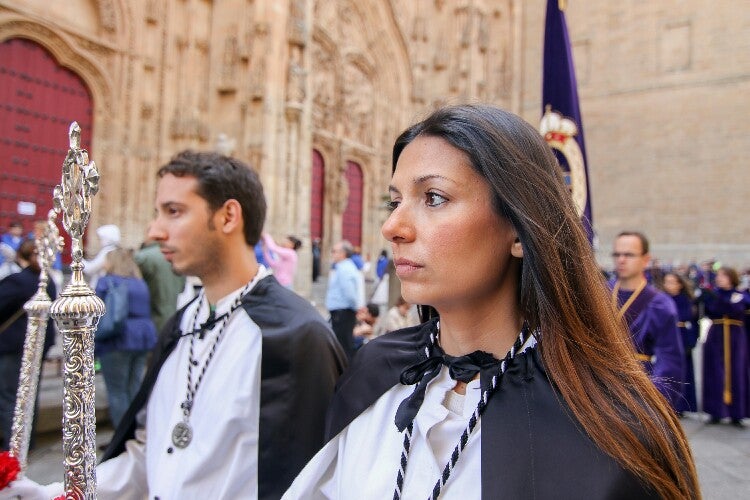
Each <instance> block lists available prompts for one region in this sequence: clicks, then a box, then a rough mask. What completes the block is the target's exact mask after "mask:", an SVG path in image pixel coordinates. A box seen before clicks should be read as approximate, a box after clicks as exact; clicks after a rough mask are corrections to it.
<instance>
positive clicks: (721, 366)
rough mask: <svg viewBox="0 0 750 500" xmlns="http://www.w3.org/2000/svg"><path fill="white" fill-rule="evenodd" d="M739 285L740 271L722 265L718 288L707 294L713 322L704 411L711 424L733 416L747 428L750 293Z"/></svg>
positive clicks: (708, 344) (706, 363) (708, 313)
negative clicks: (739, 287)
mask: <svg viewBox="0 0 750 500" xmlns="http://www.w3.org/2000/svg"><path fill="white" fill-rule="evenodd" d="M738 285H739V276H738V275H737V271H735V270H734V269H732V268H731V267H722V268H720V269H719V271H718V272H717V273H716V286H715V288H714V290H712V291H705V292H704V294H703V300H704V302H705V306H706V316H707V317H709V318H710V319H711V322H712V324H711V328H709V330H708V335H707V336H706V343H705V344H704V346H703V411H705V412H706V413H708V414H709V415H710V416H711V418H710V420H709V421H708V423H710V424H717V423H719V422H721V419H722V418H725V417H729V418H730V419H731V422H732V424H733V425H735V426H737V427H744V424H743V423H742V419H743V418H745V417H748V416H750V408H749V406H748V405H750V394H749V392H750V387H749V386H748V374H749V373H750V369H749V368H748V346H747V332H746V330H745V325H744V323H743V320H744V315H745V310H746V309H748V307H750V295H749V294H748V293H747V292H741V291H739V290H738V289H737V286H738Z"/></svg>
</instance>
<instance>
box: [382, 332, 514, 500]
mask: <svg viewBox="0 0 750 500" xmlns="http://www.w3.org/2000/svg"><path fill="white" fill-rule="evenodd" d="M437 330H438V331H440V323H439V322H438V323H437ZM526 331H527V327H526V325H524V327H523V328H521V333H519V335H518V339H517V340H516V342H514V343H513V345H512V346H511V348H510V351H508V353H507V354H506V355H505V358H503V360H502V361H501V362H500V371H499V372H498V373H497V374H496V375H493V376H492V379H490V387H489V388H488V389H486V390H484V391H482V394H481V396H480V397H479V404H477V407H476V408H475V409H474V413H472V415H471V418H469V423H468V425H467V426H466V428H465V429H464V431H463V433H461V438H460V439H459V440H458V444H457V445H456V447H455V448H454V449H453V453H451V457H450V460H448V463H447V464H445V467H444V468H443V473H442V474H441V475H440V479H438V481H437V482H436V483H435V486H434V487H433V489H432V493H431V494H430V496H429V499H430V500H437V499H438V497H440V493H441V491H442V489H443V487H444V486H445V484H446V483H447V482H448V479H450V476H451V473H452V472H453V469H454V468H455V466H456V463H458V459H459V458H460V457H461V453H462V452H463V451H464V448H466V445H467V444H468V442H469V437H470V436H471V433H472V432H474V428H475V427H476V426H477V422H479V419H480V418H481V416H482V413H484V410H485V408H487V403H488V402H489V400H490V397H491V396H492V395H493V394H494V393H495V390H496V389H497V386H498V384H499V382H500V378H501V377H502V375H503V374H504V373H505V369H506V366H507V365H508V362H509V361H511V360H512V359H513V358H514V357H515V356H516V353H517V352H518V351H519V349H521V348H522V347H523V346H524V344H525V343H526V339H527V337H526V335H525V334H526ZM430 340H431V341H432V342H431V345H435V344H436V342H437V336H436V335H435V334H434V333H431V334H430ZM429 347H430V346H426V347H425V354H426V355H427V356H428V357H429V355H430V352H429ZM413 431H414V422H413V421H412V422H411V423H409V425H408V426H407V427H406V429H404V445H403V448H402V450H401V460H400V462H399V468H398V474H397V475H396V489H395V491H394V492H393V500H401V494H402V492H403V487H404V481H405V480H406V465H407V464H408V462H409V450H410V449H411V437H412V433H413Z"/></svg>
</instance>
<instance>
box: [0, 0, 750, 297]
mask: <svg viewBox="0 0 750 500" xmlns="http://www.w3.org/2000/svg"><path fill="white" fill-rule="evenodd" d="M568 4H569V6H568V8H567V18H568V27H569V30H570V33H571V39H572V43H573V47H574V57H575V62H576V68H577V72H578V79H579V93H580V96H581V102H582V114H583V122H584V127H585V132H586V135H587V145H588V148H589V150H588V157H589V164H590V165H589V175H590V179H589V180H590V183H591V192H592V198H593V203H594V205H593V212H594V227H595V229H596V230H597V232H598V234H599V239H600V246H601V250H600V253H601V258H602V261H603V263H605V264H606V263H607V260H608V259H607V258H606V254H608V253H609V246H610V245H611V240H612V238H613V236H614V235H615V234H616V233H617V232H618V231H619V230H621V229H626V228H627V229H633V228H636V229H642V230H644V231H646V232H647V233H648V234H649V236H650V237H651V239H652V240H653V243H654V245H653V246H654V251H655V253H656V254H657V255H658V256H659V257H660V258H662V259H663V260H674V259H682V260H690V259H704V258H709V257H718V258H722V259H724V260H725V261H728V262H730V263H734V264H738V265H739V264H747V263H748V262H750V257H748V255H750V219H748V218H746V217H743V216H742V211H741V210H742V208H743V207H744V205H745V202H746V200H747V199H748V194H749V192H750V187H749V186H750V182H747V181H748V175H747V174H746V173H745V172H746V167H745V166H744V165H743V163H744V162H743V160H744V159H745V158H744V155H743V153H744V152H745V150H746V147H744V146H746V144H747V140H746V139H745V137H744V132H745V131H747V130H748V127H749V126H748V124H747V120H746V116H748V113H747V111H748V106H750V104H749V103H750V101H748V100H747V98H746V97H745V96H747V95H748V90H750V89H748V80H749V79H748V70H750V56H747V54H748V53H750V52H748V51H747V50H746V46H747V45H748V43H750V42H748V41H747V40H748V39H750V37H748V36H747V35H748V34H749V33H750V15H749V14H748V13H747V12H745V11H744V10H739V9H737V8H736V5H733V4H736V2H730V1H727V0H722V1H719V2H715V3H714V4H712V6H711V9H710V12H706V8H705V7H706V4H705V2H699V1H698V0H691V1H688V2H685V1H681V2H677V1H676V0H668V1H665V2H637V1H634V0H629V1H625V2H616V3H604V2H594V3H592V2H582V1H575V0H571V1H569V2H568ZM544 8H545V2H543V1H541V0H539V1H533V2H532V1H525V0H279V1H271V0H213V1H211V0H98V1H96V0H68V1H66V2H47V1H45V0H16V1H14V2H0V42H2V43H3V44H9V43H15V41H17V40H23V44H26V45H23V47H25V49H24V50H27V49H28V50H31V49H29V47H28V44H33V45H34V46H38V47H39V51H40V52H43V53H44V54H48V55H49V56H51V60H52V61H53V62H54V63H55V64H57V65H59V67H60V68H61V71H65V72H68V73H69V74H70V75H69V76H66V78H69V79H71V78H72V79H76V78H77V79H80V82H81V85H82V88H83V89H85V92H78V93H77V94H76V95H77V96H78V95H79V94H81V95H83V99H84V100H83V101H80V102H88V103H89V104H88V107H87V106H86V105H78V106H77V108H78V109H71V107H70V106H69V107H67V108H65V107H64V106H63V104H64V102H67V101H68V100H67V99H51V100H50V104H49V106H50V107H51V108H54V110H55V112H54V113H53V112H52V111H50V115H53V116H55V117H57V118H56V120H53V122H54V124H53V125H54V127H55V128H56V127H57V126H58V125H59V138H57V137H52V138H44V139H43V140H44V141H52V142H54V144H55V145H54V147H53V146H44V145H43V144H41V142H42V141H43V140H42V139H40V138H39V137H37V136H35V135H34V127H33V126H29V125H24V123H25V122H24V120H26V119H27V117H29V116H32V115H33V116H34V117H36V116H37V115H40V116H41V115H46V113H44V112H43V111H35V112H34V113H31V112H29V111H28V109H27V108H26V107H24V106H31V104H28V105H27V104H24V103H23V102H22V99H23V98H24V91H19V92H17V95H14V96H10V97H8V99H9V100H11V101H12V105H8V106H6V107H5V108H4V109H5V110H6V113H10V114H6V115H5V117H4V120H11V121H12V123H13V124H18V125H16V126H17V127H21V128H20V129H18V130H16V129H14V130H16V131H15V132H12V133H13V134H15V133H18V134H23V133H27V134H28V135H29V137H30V138H29V139H28V140H24V139H23V138H21V139H13V140H10V139H8V140H6V141H5V142H4V143H3V144H0V147H6V146H7V147H6V150H4V151H5V153H4V154H3V156H6V155H10V156H12V158H13V159H14V162H15V163H14V164H13V166H12V168H14V169H26V170H19V172H20V173H19V174H13V175H6V176H4V177H2V178H0V192H3V193H6V194H7V193H9V192H10V191H14V188H13V187H12V186H11V185H10V184H9V183H10V182H11V180H10V178H11V177H13V179H14V182H22V180H19V179H27V178H29V179H33V177H34V174H33V172H34V169H35V168H37V167H36V166H34V165H32V164H33V163H34V162H33V161H32V162H29V161H27V160H26V159H25V157H24V154H25V153H24V152H23V151H22V149H23V148H22V146H17V145H18V144H21V145H23V144H27V145H29V148H32V149H33V148H34V147H37V148H45V149H44V151H52V152H51V153H50V154H49V155H48V156H49V160H50V161H52V160H54V158H56V157H57V156H56V155H57V152H58V150H60V149H61V148H62V150H64V148H65V147H66V141H67V139H66V134H67V125H65V124H63V121H65V120H72V119H78V120H79V121H82V123H87V124H88V125H89V128H88V129H86V128H85V127H84V130H83V136H84V144H85V145H86V146H87V147H88V148H89V150H90V153H91V157H92V158H93V159H94V160H95V161H96V162H97V165H98V166H99V169H100V172H101V192H100V194H99V195H97V197H96V198H95V205H94V214H93V216H92V222H91V224H90V226H92V227H96V226H98V225H100V224H105V223H116V224H118V225H119V226H120V228H121V229H122V232H123V235H124V239H125V243H126V244H127V245H131V246H137V245H138V244H139V243H140V241H141V240H142V239H143V235H144V233H145V230H146V227H147V225H148V222H149V220H150V218H151V214H152V212H153V206H152V197H153V192H154V186H155V177H154V173H155V171H156V169H157V168H158V166H160V165H161V164H163V163H164V162H165V161H166V160H168V159H169V158H170V157H171V156H172V155H173V154H174V153H176V152H178V151H180V150H182V149H186V148H192V149H215V150H219V151H221V152H223V153H227V154H232V155H234V156H237V157H238V158H240V159H242V160H244V161H246V162H248V163H249V164H251V165H253V167H254V168H256V169H257V170H258V171H259V172H260V175H261V178H262V180H263V183H264V186H265V189H266V195H267V198H268V201H269V213H268V221H267V224H266V229H267V231H268V232H270V233H271V234H272V235H274V236H276V237H277V238H278V237H281V236H284V235H286V234H294V235H297V236H298V237H300V238H301V239H302V240H303V242H304V246H303V248H302V249H301V254H300V257H301V259H300V269H299V272H298V276H297V283H296V288H297V289H298V290H299V291H301V292H302V293H303V294H305V293H307V292H308V291H309V289H310V266H311V259H310V252H309V249H310V244H311V240H312V239H313V238H316V237H319V238H321V241H322V247H323V253H322V255H323V256H324V266H327V263H326V262H325V259H326V258H327V255H328V253H327V250H328V249H329V248H330V246H331V244H332V243H333V242H335V241H336V240H338V239H340V238H342V237H345V238H348V239H350V240H352V241H353V242H354V243H355V244H358V245H360V246H361V247H362V250H363V254H365V255H368V254H369V255H370V256H372V257H373V258H374V257H375V256H376V255H377V253H378V252H379V251H380V249H382V248H384V247H385V246H386V245H385V242H384V241H383V239H382V236H381V235H380V231H379V228H380V225H381V224H382V222H383V220H384V219H385V216H386V212H385V211H384V209H383V208H382V207H383V202H384V196H385V195H386V189H387V186H388V180H389V177H390V150H391V147H392V144H393V141H394V139H395V137H396V136H397V135H398V133H399V132H400V131H401V130H403V129H404V128H405V127H406V126H408V125H409V124H410V123H412V122H413V121H415V120H416V119H418V118H419V117H421V116H423V115H425V114H426V113H427V112H428V111H429V110H431V109H433V108H435V107H436V106H440V105H443V104H446V103H458V102H476V101H484V102H491V103H494V104H496V105H499V106H501V107H504V108H506V109H509V110H511V111H514V112H516V113H518V114H520V115H522V116H523V117H525V118H526V119H527V120H529V121H530V122H531V123H533V124H535V125H538V122H539V119H540V115H541V102H540V94H541V67H542V60H541V53H542V49H541V48H542V39H543V29H544ZM8 47H10V48H9V49H8V50H10V51H11V53H12V51H13V50H16V49H15V48H14V47H15V45H13V46H8ZM19 50H20V49H19ZM5 53H6V52H3V54H5ZM29 53H30V54H31V52H29ZM34 57H36V56H34ZM13 64H16V63H15V62H13V61H11V60H10V59H8V60H6V61H2V60H0V69H2V70H3V71H4V72H5V73H3V74H5V75H8V74H15V73H13V71H14V70H13V67H12V66H13ZM6 70H7V71H6ZM60 74H62V73H54V72H53V73H50V74H49V75H47V76H33V75H31V76H29V77H28V78H30V80H29V81H32V80H33V81H35V82H37V83H38V84H39V85H38V87H39V88H38V89H36V87H35V90H33V92H31V91H30V92H29V95H28V96H26V97H29V96H31V93H34V96H35V97H34V98H33V99H31V97H29V101H30V102H31V101H34V102H37V103H38V102H42V101H39V100H38V97H39V96H44V95H46V94H45V92H47V90H45V89H48V88H56V85H57V83H55V82H56V80H55V79H56V78H62V77H61V76H59V75H60ZM66 75H67V73H66ZM0 76H2V74H0ZM35 79H36V80H35ZM64 87H65V88H68V86H64ZM71 88H72V87H71ZM72 92H73V91H71V95H72ZM71 102H72V101H71ZM75 102H79V101H75ZM0 104H5V103H0ZM1 107H2V106H0V108H1ZM19 110H20V111H19ZM23 110H26V111H23ZM1 112H2V110H0V113H1ZM87 113H88V114H89V115H88V116H90V120H89V121H88V122H87V121H86V118H85V117H86V116H87V115H86V114H87ZM79 115H80V116H79ZM29 119H31V118H29ZM58 121H59V124H58V123H57V122H58ZM50 126H52V125H50ZM8 137H10V136H8ZM34 141H36V142H34ZM37 142H38V143H40V144H37ZM16 147H19V148H21V149H19V150H18V151H16V150H15V149H13V150H12V151H10V150H8V149H7V148H16ZM9 151H10V152H9ZM35 151H36V150H35ZM63 157H64V152H63V155H60V156H59V158H58V159H57V162H58V165H59V164H61V163H62V160H63ZM45 158H46V157H45ZM15 160H18V161H17V162H16V161H15ZM0 161H2V162H3V165H4V166H3V170H5V169H6V166H5V165H6V164H7V163H6V161H7V159H6V158H0ZM45 161H47V160H45ZM24 162H26V163H24ZM8 168H11V167H8ZM55 168H57V167H55ZM8 171H10V170H8ZM14 172H15V171H14ZM27 174H28V175H27ZM23 182H26V181H23ZM28 182H31V183H34V182H36V184H37V185H39V190H40V191H44V192H46V191H45V190H46V189H47V187H46V184H44V183H43V182H42V181H40V180H38V179H37V180H36V181H33V180H29V181H28ZM44 182H47V181H44ZM43 184H44V185H43ZM7 198H8V199H7V200H5V199H4V200H5V201H3V203H6V205H2V206H4V207H5V208H3V209H2V210H4V211H3V212H2V213H0V219H2V220H0V225H5V224H7V221H8V220H9V219H10V218H11V217H12V214H11V213H10V212H11V211H12V210H11V209H9V208H8V207H9V206H11V205H9V204H13V203H16V202H18V201H19V200H18V199H17V198H18V196H15V198H13V199H12V200H11V197H10V195H8V196H7ZM0 201H2V200H0ZM13 206H15V205H13ZM3 217H5V218H3ZM29 217H31V216H27V217H26V218H29ZM22 218H23V217H22ZM37 218H38V217H37ZM24 221H26V219H24ZM24 223H25V224H26V222H24ZM92 234H93V233H92ZM94 240H95V238H90V239H89V241H88V246H89V248H90V249H91V250H95V249H96V247H97V244H98V243H97V242H96V241H94ZM324 268H325V267H324Z"/></svg>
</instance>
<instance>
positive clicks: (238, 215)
mask: <svg viewBox="0 0 750 500" xmlns="http://www.w3.org/2000/svg"><path fill="white" fill-rule="evenodd" d="M219 215H220V217H221V219H220V220H219V224H220V225H221V230H222V232H224V233H227V234H228V233H231V232H232V231H235V230H236V229H238V228H240V229H242V224H243V219H242V206H241V205H240V202H239V201H237V200H235V199H229V200H227V201H225V202H224V205H223V206H222V207H221V210H219Z"/></svg>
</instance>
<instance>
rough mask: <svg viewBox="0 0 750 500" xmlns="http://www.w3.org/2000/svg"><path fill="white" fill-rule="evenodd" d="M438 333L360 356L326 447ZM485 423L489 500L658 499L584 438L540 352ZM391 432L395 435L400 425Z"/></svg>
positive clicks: (520, 368)
mask: <svg viewBox="0 0 750 500" xmlns="http://www.w3.org/2000/svg"><path fill="white" fill-rule="evenodd" d="M432 330H434V320H432V321H430V322H427V323H425V324H423V325H420V326H416V327H412V328H407V329H404V330H400V331H397V332H394V333H391V334H387V335H385V336H383V337H379V338H377V339H375V340H373V341H372V342H369V343H368V344H366V345H365V346H364V347H363V348H362V349H360V351H359V353H358V354H357V355H356V356H355V357H354V360H353V362H352V365H351V366H350V368H349V369H348V370H347V371H346V373H345V374H344V375H343V376H342V377H341V379H340V380H339V383H338V384H337V392H336V394H335V396H334V399H333V401H332V402H331V407H330V409H329V413H328V419H327V424H326V437H327V439H329V440H330V439H331V438H333V437H334V436H336V435H337V434H338V433H339V432H340V431H341V430H343V429H344V428H345V427H346V426H347V425H349V424H350V423H351V422H352V421H353V420H354V419H355V418H356V417H357V416H359V415H360V414H361V413H362V412H363V411H364V410H366V409H367V408H368V407H369V406H371V405H372V404H373V403H375V402H376V401H377V399H378V398H379V397H380V396H382V395H383V394H384V393H385V392H386V391H388V390H389V389H391V388H392V387H394V386H395V385H396V384H399V383H400V382H399V380H400V375H401V372H402V371H403V370H404V369H405V368H406V367H409V366H412V365H414V364H416V363H418V362H420V361H422V360H424V359H425V358H426V355H425V353H424V351H425V349H424V348H425V346H426V345H428V344H429V342H430V340H429V334H430V331H432ZM481 421H482V427H481V429H482V436H481V439H482V498H483V499H484V500H488V499H506V500H507V499H526V498H529V499H555V500H560V499H576V500H578V499H587V500H595V499H622V500H632V499H642V498H648V499H651V498H658V496H657V495H656V494H655V493H653V492H651V491H650V490H649V489H648V488H647V487H646V486H645V485H644V484H643V483H641V482H640V481H639V480H638V479H637V478H636V477H635V476H634V475H633V474H632V473H630V472H628V471H626V470H625V469H623V468H622V467H621V466H620V465H619V464H618V463H617V462H616V461H615V460H614V459H613V458H612V457H610V456H609V455H607V454H605V453H604V452H603V451H602V450H601V449H599V448H598V447H597V446H596V445H595V444H594V443H593V441H592V440H591V439H590V438H589V437H588V436H587V435H586V433H585V432H584V430H583V428H582V427H581V426H580V424H579V423H578V422H577V421H576V419H575V418H574V417H573V414H572V412H571V411H570V409H569V407H568V406H567V405H566V403H565V401H564V400H563V398H562V396H561V395H560V393H559V392H558V391H557V390H556V389H555V388H554V386H553V385H552V383H551V382H550V380H549V378H548V377H547V374H546V373H545V371H544V368H543V367H542V364H541V360H540V357H539V354H538V352H537V349H536V348H531V349H528V350H527V351H525V352H524V353H521V354H519V355H517V356H516V358H515V359H514V360H513V361H512V362H511V363H510V364H509V366H508V368H507V370H506V372H505V375H504V376H503V378H502V381H501V382H500V385H499V387H498V389H497V392H496V393H495V394H494V395H493V396H492V397H491V398H490V400H489V404H488V406H487V409H486V410H485V413H484V414H483V416H482V420H481ZM387 425H389V426H391V429H392V430H394V431H395V429H396V428H395V423H393V422H388V423H387ZM384 430H385V429H384ZM397 466H398V464H397V463H394V464H393V471H394V481H395V474H396V470H397ZM437 479H438V478H437V477H436V478H435V480H436V481H437ZM394 487H395V483H394ZM428 494H429V492H425V496H428Z"/></svg>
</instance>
